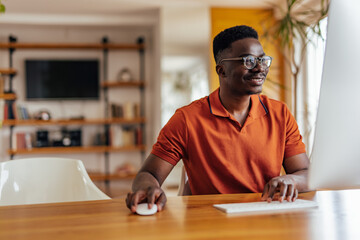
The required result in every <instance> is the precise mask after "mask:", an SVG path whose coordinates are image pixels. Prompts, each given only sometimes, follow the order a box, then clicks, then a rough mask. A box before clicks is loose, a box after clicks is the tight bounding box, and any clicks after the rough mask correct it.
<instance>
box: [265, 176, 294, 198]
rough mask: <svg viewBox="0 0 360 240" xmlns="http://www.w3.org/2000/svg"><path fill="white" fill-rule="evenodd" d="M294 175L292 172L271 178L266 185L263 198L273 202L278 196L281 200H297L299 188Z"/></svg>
mask: <svg viewBox="0 0 360 240" xmlns="http://www.w3.org/2000/svg"><path fill="white" fill-rule="evenodd" d="M294 177H295V176H292V175H291V174H290V175H284V176H280V177H275V178H273V179H271V180H270V181H269V182H268V183H267V184H266V185H265V187H264V191H263V193H262V196H261V200H264V201H268V202H271V201H272V200H274V199H275V198H276V196H278V200H279V201H280V202H283V201H284V200H287V201H289V202H293V201H295V199H296V198H297V197H298V189H297V186H296V180H295V179H294ZM295 178H296V177H295Z"/></svg>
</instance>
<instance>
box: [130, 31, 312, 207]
mask: <svg viewBox="0 0 360 240" xmlns="http://www.w3.org/2000/svg"><path fill="white" fill-rule="evenodd" d="M213 52H214V57H215V61H216V63H217V65H216V72H217V74H218V75H219V81H220V87H219V89H217V90H215V91H214V92H213V93H211V94H210V95H209V96H207V97H204V98H202V99H199V100H197V101H194V102H193V103H191V104H190V105H188V106H185V107H182V108H180V109H178V110H177V111H176V112H175V114H174V116H173V117H172V118H171V119H170V120H169V122H168V123H167V124H166V125H165V126H164V128H163V129H162V130H161V132H160V134H159V137H158V140H157V142H156V143H155V144H154V146H153V149H152V152H151V154H150V156H149V157H148V158H147V159H146V161H145V162H144V165H143V166H142V168H141V169H140V171H139V173H138V174H137V176H136V178H135V180H134V182H133V186H132V190H133V192H132V193H129V194H128V197H127V199H126V203H127V206H128V207H129V208H130V209H131V211H133V212H135V210H136V207H137V204H138V203H140V202H147V203H149V207H152V205H153V204H157V205H158V209H159V211H161V210H162V209H163V207H164V206H165V203H166V196H165V193H164V191H163V190H162V189H161V184H162V183H163V182H164V180H165V178H166V177H167V176H168V174H169V173H170V171H171V170H172V168H173V167H174V165H176V163H177V162H178V161H179V160H180V159H182V160H183V162H184V166H185V169H186V172H187V174H188V179H189V180H188V182H189V185H190V189H191V192H192V194H219V193H247V192H262V193H263V195H262V199H263V200H267V201H271V200H272V199H274V196H275V194H276V195H278V199H279V201H281V202H282V201H283V200H285V199H286V200H287V201H294V200H295V199H296V198H297V195H298V192H299V191H300V192H301V191H306V190H307V189H306V182H307V169H308V166H309V159H308V157H307V155H306V153H305V145H304V144H303V142H302V137H301V135H300V133H299V130H298V127H297V124H296V122H295V119H294V117H293V116H292V115H291V113H290V112H289V110H288V108H287V107H286V105H285V104H283V103H281V102H278V101H275V100H272V99H269V98H267V97H266V96H263V95H262V96H260V95H259V94H260V93H261V91H262V85H263V83H264V81H265V78H266V75H267V73H268V72H269V67H270V65H271V61H272V58H271V57H269V56H266V55H265V53H264V51H263V48H262V46H261V44H260V42H259V41H258V34H257V32H256V31H255V30H254V29H252V28H251V27H248V26H235V27H232V28H229V29H226V30H224V31H223V32H221V33H219V34H218V35H217V36H216V37H215V38H214V41H213ZM282 166H283V167H284V169H285V171H286V173H287V175H284V176H279V175H280V171H281V167H282Z"/></svg>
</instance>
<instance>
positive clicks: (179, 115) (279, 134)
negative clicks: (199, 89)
mask: <svg viewBox="0 0 360 240" xmlns="http://www.w3.org/2000/svg"><path fill="white" fill-rule="evenodd" d="M151 153H152V154H154V155H156V156H158V157H160V158H161V159H163V160H165V161H167V162H169V163H171V164H173V165H175V164H176V163H177V162H178V161H179V160H181V159H183V162H184V165H185V169H186V172H187V175H188V178H189V185H190V189H191V191H192V193H193V194H216V193H247V192H262V191H263V188H264V186H265V184H266V183H267V182H268V181H269V180H270V179H271V178H273V177H276V176H279V174H280V170H281V166H282V163H283V160H284V159H285V158H288V157H291V156H294V155H297V154H300V153H305V145H304V143H303V142H302V137H301V135H300V133H299V130H298V126H297V124H296V121H295V119H294V117H293V116H292V115H291V113H290V111H289V109H288V108H287V106H286V105H285V104H284V103H281V102H279V101H276V100H272V99H269V98H268V97H266V96H263V95H252V96H251V108H250V112H249V115H248V117H247V119H246V121H245V123H244V124H243V126H241V125H240V124H239V122H237V121H236V120H235V118H234V117H233V116H232V115H231V114H230V113H229V112H228V111H227V110H226V109H225V108H224V106H223V105H222V104H221V102H220V98H219V89H217V90H215V91H214V92H213V93H211V94H210V95H209V96H208V97H204V98H202V99H199V100H197V101H194V102H192V103H191V104H190V105H187V106H185V107H182V108H180V109H178V110H177V111H176V112H175V114H174V115H173V116H172V118H171V119H170V120H169V122H168V123H167V124H166V125H165V126H164V127H163V129H162V130H161V131H160V134H159V137H158V139H157V142H156V143H155V144H154V146H153V148H152V152H151Z"/></svg>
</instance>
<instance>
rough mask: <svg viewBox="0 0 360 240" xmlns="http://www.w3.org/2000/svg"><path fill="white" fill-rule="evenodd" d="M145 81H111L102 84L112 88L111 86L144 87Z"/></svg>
mask: <svg viewBox="0 0 360 240" xmlns="http://www.w3.org/2000/svg"><path fill="white" fill-rule="evenodd" d="M144 85H145V83H144V82H143V81H133V82H115V81H109V82H103V83H101V86H102V87H104V88H110V87H144Z"/></svg>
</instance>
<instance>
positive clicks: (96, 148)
mask: <svg viewBox="0 0 360 240" xmlns="http://www.w3.org/2000/svg"><path fill="white" fill-rule="evenodd" d="M144 150H145V145H138V146H125V147H108V146H89V147H43V148H32V149H17V150H8V153H9V154H10V155H14V154H49V153H90V152H95V153H105V152H132V151H144Z"/></svg>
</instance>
